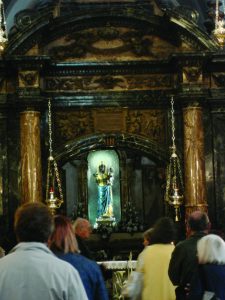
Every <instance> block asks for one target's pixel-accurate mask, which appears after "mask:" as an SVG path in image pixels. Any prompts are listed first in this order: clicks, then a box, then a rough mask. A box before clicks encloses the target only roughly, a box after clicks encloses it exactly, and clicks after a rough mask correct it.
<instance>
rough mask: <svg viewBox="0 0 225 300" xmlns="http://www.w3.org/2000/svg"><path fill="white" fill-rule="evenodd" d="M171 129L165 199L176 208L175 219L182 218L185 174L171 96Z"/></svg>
mask: <svg viewBox="0 0 225 300" xmlns="http://www.w3.org/2000/svg"><path fill="white" fill-rule="evenodd" d="M171 130H172V146H171V147H170V148H171V155H170V160H169V164H168V166H167V169H166V193H165V201H166V203H168V204H169V205H171V206H172V207H173V208H174V209H175V221H179V220H180V207H181V205H182V204H183V198H184V196H183V191H184V185H183V176H182V170H181V165H180V160H179V157H178V155H177V150H176V144H175V120H174V99H173V96H172V97H171Z"/></svg>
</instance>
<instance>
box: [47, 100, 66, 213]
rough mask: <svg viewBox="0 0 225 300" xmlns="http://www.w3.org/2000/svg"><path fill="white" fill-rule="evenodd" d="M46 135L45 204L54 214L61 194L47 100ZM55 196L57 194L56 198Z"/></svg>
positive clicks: (49, 101)
mask: <svg viewBox="0 0 225 300" xmlns="http://www.w3.org/2000/svg"><path fill="white" fill-rule="evenodd" d="M48 133H49V157H48V168H47V180H46V204H47V206H48V207H49V209H50V210H51V212H52V214H55V211H56V209H57V208H59V207H60V206H61V205H62V203H63V193H62V185H61V180H60V176H59V171H58V166H57V162H56V160H55V158H54V157H53V150H52V112H51V100H50V99H49V100H48ZM56 194H58V197H57V196H56Z"/></svg>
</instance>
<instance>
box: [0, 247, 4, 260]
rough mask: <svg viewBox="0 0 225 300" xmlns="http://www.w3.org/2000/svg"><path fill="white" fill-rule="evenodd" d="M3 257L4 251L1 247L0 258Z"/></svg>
mask: <svg viewBox="0 0 225 300" xmlns="http://www.w3.org/2000/svg"><path fill="white" fill-rule="evenodd" d="M4 256H5V250H4V249H3V248H2V247H0V258H2V257H4Z"/></svg>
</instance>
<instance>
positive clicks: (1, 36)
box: [0, 0, 8, 54]
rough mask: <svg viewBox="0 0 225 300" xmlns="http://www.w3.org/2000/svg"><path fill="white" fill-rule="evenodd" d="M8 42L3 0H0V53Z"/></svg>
mask: <svg viewBox="0 0 225 300" xmlns="http://www.w3.org/2000/svg"><path fill="white" fill-rule="evenodd" d="M7 42H8V36H7V29H6V18H5V9H4V3H3V0H0V54H1V53H2V52H3V51H4V49H5V47H6V44H7Z"/></svg>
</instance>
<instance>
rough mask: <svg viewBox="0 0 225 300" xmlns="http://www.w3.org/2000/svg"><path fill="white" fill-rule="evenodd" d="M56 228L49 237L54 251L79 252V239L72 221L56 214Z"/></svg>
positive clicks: (50, 245) (50, 246)
mask: <svg viewBox="0 0 225 300" xmlns="http://www.w3.org/2000/svg"><path fill="white" fill-rule="evenodd" d="M54 224H55V228H54V231H53V233H52V235H51V237H50V239H49V248H50V249H51V250H52V251H53V252H62V253H69V252H70V253H75V252H78V245H77V240H76V237H75V235H74V232H73V226H72V223H71V221H70V220H69V219H68V218H67V217H65V216H55V218H54Z"/></svg>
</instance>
